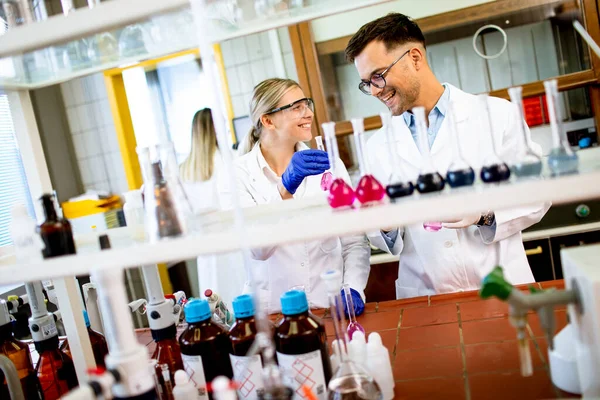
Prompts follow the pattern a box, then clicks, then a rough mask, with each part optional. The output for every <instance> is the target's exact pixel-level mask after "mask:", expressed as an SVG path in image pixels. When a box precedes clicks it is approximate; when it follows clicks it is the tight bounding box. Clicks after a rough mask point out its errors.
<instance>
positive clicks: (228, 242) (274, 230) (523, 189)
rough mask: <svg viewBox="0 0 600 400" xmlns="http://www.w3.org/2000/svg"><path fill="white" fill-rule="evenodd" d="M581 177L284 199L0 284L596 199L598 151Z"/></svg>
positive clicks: (91, 249)
mask: <svg viewBox="0 0 600 400" xmlns="http://www.w3.org/2000/svg"><path fill="white" fill-rule="evenodd" d="M578 154H579V157H580V173H579V174H575V175H569V176H562V177H556V178H550V177H545V178H542V179H537V180H528V181H511V182H508V183H504V184H500V185H483V184H480V185H476V186H474V187H471V188H465V189H461V190H445V191H443V192H441V193H434V194H428V195H417V194H415V195H414V196H411V197H408V198H403V199H399V200H398V201H397V202H395V203H386V204H381V205H377V206H372V207H368V208H358V209H348V210H332V209H330V208H329V206H328V205H327V202H326V198H325V196H324V195H323V196H319V197H314V198H307V199H301V200H290V201H285V202H280V203H276V204H268V205H263V206H257V207H253V208H248V209H245V210H244V218H245V226H246V228H245V232H242V231H241V230H240V229H239V228H238V226H237V225H236V224H235V223H234V214H233V213H232V212H228V211H219V212H213V213H210V214H206V215H204V216H198V217H197V219H196V220H193V221H190V225H193V226H192V229H193V233H190V234H188V235H187V236H185V237H181V238H176V239H170V240H164V241H161V242H158V243H155V244H151V243H143V244H135V243H133V242H132V241H131V240H130V239H129V235H128V230H127V228H120V229H116V230H108V231H107V233H108V234H109V236H111V237H113V240H112V242H113V245H114V246H113V247H114V248H113V249H112V250H108V251H103V252H100V251H99V250H97V246H96V244H95V240H96V239H95V237H93V235H92V236H90V235H88V237H87V239H82V238H77V239H78V240H77V243H78V249H79V251H80V253H79V254H77V255H73V256H65V257H60V258H56V259H52V260H46V261H42V262H39V263H36V264H31V265H18V264H15V263H14V261H11V259H10V257H9V256H5V257H4V259H3V260H4V262H2V261H0V283H1V284H8V283H13V282H22V281H31V280H36V279H48V278H55V277H60V276H70V275H80V274H86V273H89V272H90V271H92V270H93V269H95V268H101V269H111V268H112V269H118V268H123V267H134V266H140V265H147V264H154V263H159V262H174V261H179V260H186V259H191V258H195V257H197V256H203V255H211V254H215V253H224V252H231V251H238V250H241V249H242V248H263V247H269V246H276V245H284V244H290V243H295V242H301V241H306V240H312V239H324V238H329V237H335V236H344V235H349V234H359V233H363V232H371V231H376V230H378V229H380V228H386V227H393V226H405V225H410V224H420V223H422V222H423V221H436V220H443V219H444V218H451V217H460V216H463V215H470V214H473V213H479V212H481V211H485V210H488V209H491V210H496V211H497V210H501V209H507V208H514V207H518V206H526V205H535V204H539V203H541V202H546V201H551V202H553V203H555V204H559V203H567V202H572V201H576V200H584V199H589V198H597V197H600V184H599V182H600V148H595V149H589V150H583V151H580V152H579V153H578Z"/></svg>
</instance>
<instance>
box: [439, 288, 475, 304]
mask: <svg viewBox="0 0 600 400" xmlns="http://www.w3.org/2000/svg"><path fill="white" fill-rule="evenodd" d="M473 300H479V295H478V292H477V290H469V291H467V292H454V293H444V294H436V295H435V296H431V298H430V305H439V304H456V303H464V302H467V301H473Z"/></svg>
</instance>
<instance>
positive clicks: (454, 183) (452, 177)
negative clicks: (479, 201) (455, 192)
mask: <svg viewBox="0 0 600 400" xmlns="http://www.w3.org/2000/svg"><path fill="white" fill-rule="evenodd" d="M446 182H448V185H450V187H451V188H457V187H461V186H471V185H472V184H473V182H475V171H473V168H470V167H469V168H465V169H459V170H454V171H448V173H447V174H446Z"/></svg>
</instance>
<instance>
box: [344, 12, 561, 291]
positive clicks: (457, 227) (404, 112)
mask: <svg viewBox="0 0 600 400" xmlns="http://www.w3.org/2000/svg"><path fill="white" fill-rule="evenodd" d="M346 57H347V58H348V60H349V61H350V62H353V63H354V65H355V66H356V68H357V70H358V73H359V75H360V79H361V82H360V83H359V89H360V90H361V91H363V93H365V94H368V95H371V96H375V97H377V98H378V99H379V100H381V101H382V102H383V103H384V104H385V105H386V106H387V107H388V108H389V110H390V112H391V113H392V115H393V118H392V125H393V129H394V132H393V135H394V138H395V143H388V142H387V139H386V135H385V133H384V132H383V131H382V130H380V131H378V132H376V133H375V134H374V135H373V136H372V137H371V138H370V140H369V141H368V143H367V152H368V154H369V155H370V157H368V159H369V160H370V162H371V171H373V173H374V175H375V177H376V178H377V179H379V180H380V181H381V182H383V183H387V181H388V178H389V176H390V174H391V172H392V169H391V168H392V162H391V160H389V159H388V150H387V147H388V146H392V147H393V149H394V150H396V151H397V152H398V154H399V155H400V158H401V160H402V163H403V165H402V167H403V170H404V171H403V172H404V174H405V177H406V178H407V179H410V180H411V181H413V182H414V181H415V180H416V178H417V177H418V174H419V169H420V167H421V163H422V159H421V154H420V152H419V150H418V148H417V145H416V138H417V135H416V127H415V121H414V116H413V114H412V113H411V111H410V110H411V109H412V108H413V107H416V106H422V107H424V108H425V115H426V116H427V117H428V128H427V134H428V139H429V145H430V148H431V154H432V158H433V163H434V165H435V167H436V169H437V170H438V171H439V172H440V173H441V174H442V175H445V174H446V172H447V170H448V166H449V165H450V163H451V162H452V158H453V152H452V146H451V136H450V135H451V131H450V129H451V127H450V126H449V125H450V121H449V120H450V118H447V114H448V113H449V111H450V110H453V112H454V119H455V122H456V127H457V132H458V133H459V140H460V144H461V150H462V154H463V156H464V158H465V159H466V160H467V162H468V163H469V164H470V165H471V166H472V167H473V168H474V169H475V170H476V171H478V170H479V168H481V166H482V163H483V161H484V157H485V156H486V155H487V153H486V152H485V149H486V148H488V147H487V146H486V145H485V144H486V142H485V140H486V139H487V138H488V137H489V136H487V137H486V135H488V133H487V132H485V131H484V130H483V129H482V128H483V127H485V125H484V124H483V123H484V121H482V118H480V116H481V114H482V113H481V109H480V107H479V103H478V99H477V98H476V96H473V95H471V94H467V93H465V92H463V91H461V90H460V89H458V88H456V87H454V86H452V85H450V84H441V83H440V82H439V81H438V80H437V79H436V77H435V75H434V74H433V72H432V71H431V69H430V67H429V65H428V62H427V57H426V50H425V39H424V37H423V33H422V32H421V30H420V29H419V27H418V25H417V24H416V23H414V22H413V21H412V20H410V18H408V17H406V16H405V15H402V14H399V13H392V14H388V15H386V16H384V17H382V18H379V19H377V20H374V21H372V22H369V23H368V24H366V25H364V26H363V27H362V28H360V30H359V31H358V32H357V33H356V34H355V35H354V36H353V37H352V39H350V42H349V43H348V47H347V48H346ZM488 104H489V109H490V116H491V122H492V126H493V137H494V143H495V146H496V150H497V153H498V154H499V156H500V157H501V158H502V160H504V161H505V162H507V163H508V164H509V165H510V164H511V162H512V161H514V158H515V156H516V154H517V153H518V152H517V149H518V146H519V143H520V142H519V140H520V138H519V136H518V135H519V130H518V128H517V127H518V124H520V123H521V121H520V120H519V119H518V116H517V115H518V114H517V110H516V108H515V107H514V106H513V105H512V104H511V103H510V102H508V101H506V100H503V99H499V98H493V97H492V98H490V99H489V102H488ZM482 124H483V125H482ZM549 207H550V204H549V203H548V204H542V205H536V206H530V207H521V208H518V209H512V210H486V211H484V212H481V210H473V214H472V215H469V216H465V217H464V218H461V219H455V220H447V221H444V222H443V227H444V228H445V229H442V230H440V231H439V232H427V231H425V230H424V229H423V226H422V224H418V225H411V226H405V227H400V228H395V229H386V230H382V231H378V232H373V233H371V234H370V235H369V239H370V240H371V243H372V244H373V245H374V246H376V247H378V248H380V249H382V250H384V251H387V252H389V253H392V254H394V255H398V254H399V255H400V267H399V271H398V280H397V281H396V297H397V298H406V297H414V296H422V295H429V294H437V293H448V292H455V291H463V290H472V289H477V288H478V287H479V285H480V282H481V280H482V278H483V277H484V276H485V275H486V274H487V273H489V272H490V271H491V269H492V268H493V267H494V266H495V265H501V266H502V267H503V268H504V269H505V274H506V276H507V279H508V280H509V281H510V282H512V283H513V284H520V283H527V282H533V281H534V278H533V274H532V273H531V269H530V267H529V264H528V262H527V257H526V255H525V250H524V248H523V242H522V238H521V230H523V229H525V228H527V227H529V226H531V225H533V224H535V223H537V222H538V221H539V220H540V219H541V218H542V217H543V216H544V214H545V213H546V211H547V210H548V208H549Z"/></svg>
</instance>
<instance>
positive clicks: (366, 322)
mask: <svg viewBox="0 0 600 400" xmlns="http://www.w3.org/2000/svg"><path fill="white" fill-rule="evenodd" d="M356 320H357V321H358V322H359V323H360V324H361V325H362V326H363V328H365V330H366V331H367V332H371V331H382V330H385V329H394V328H397V327H398V323H399V322H400V310H396V311H388V312H376V313H371V314H363V315H361V316H360V317H357V318H356Z"/></svg>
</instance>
